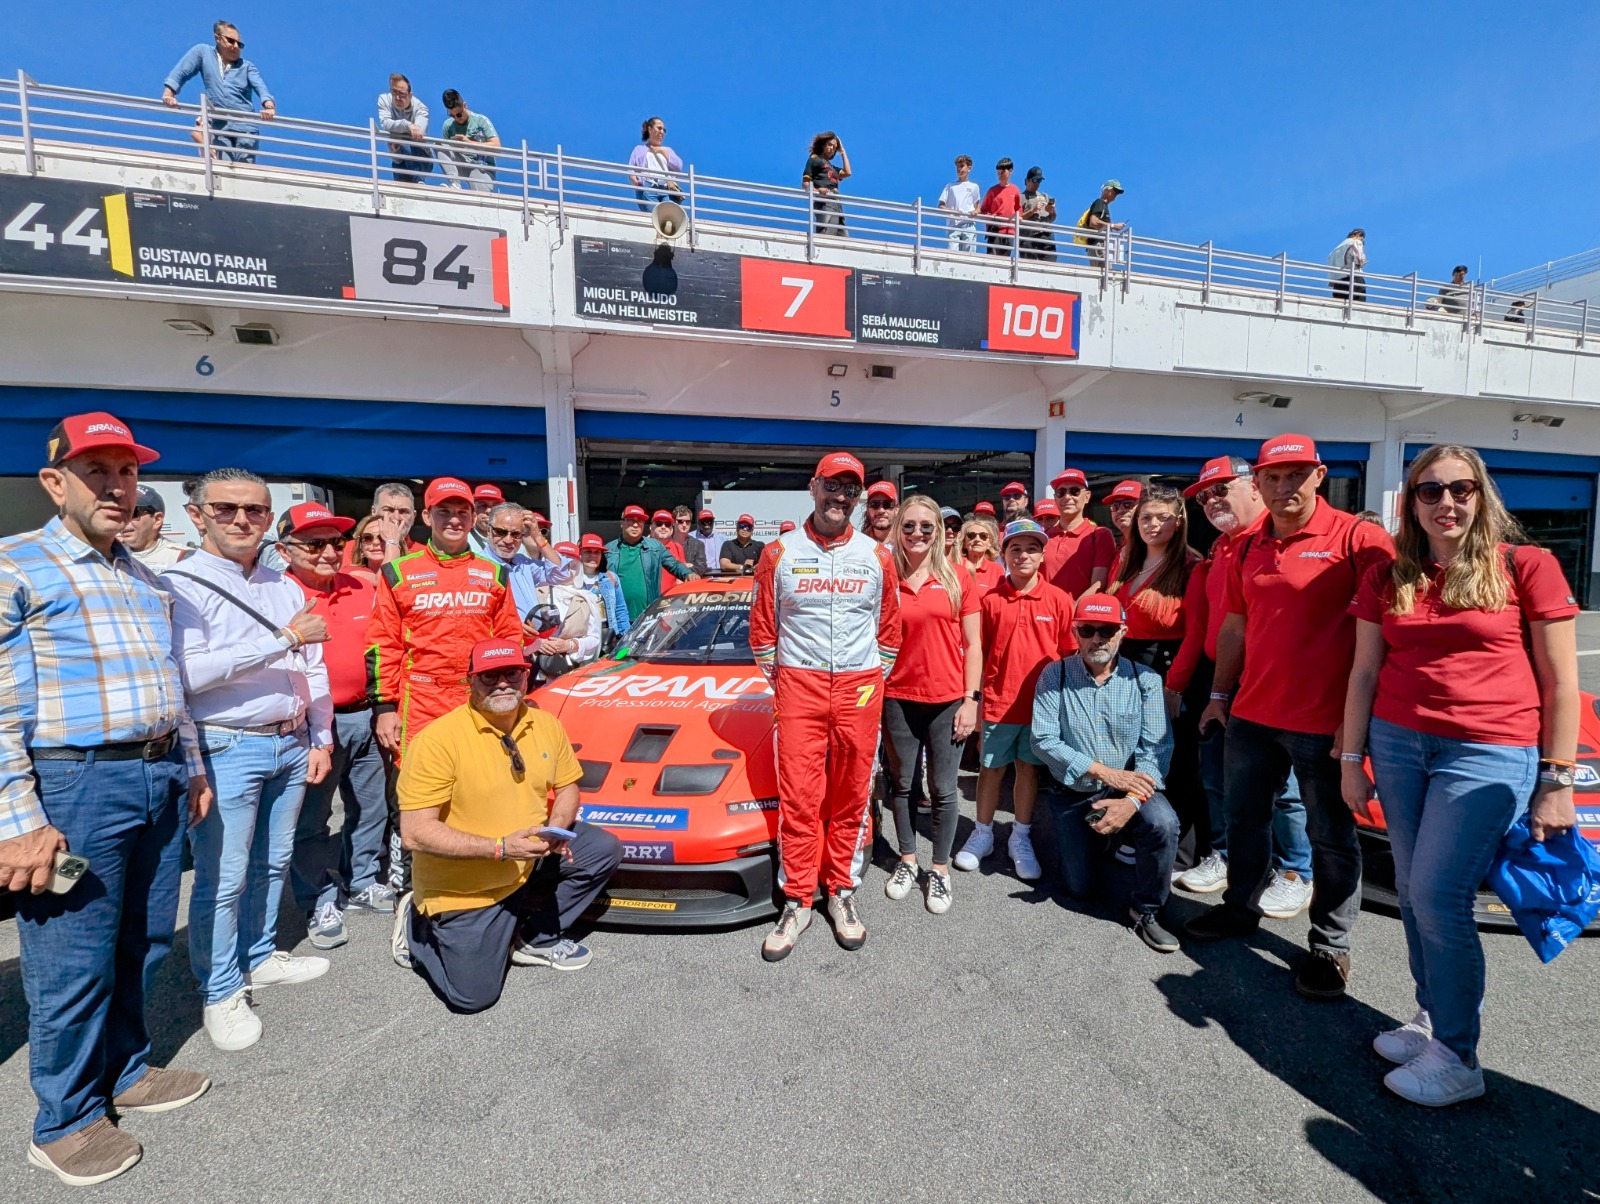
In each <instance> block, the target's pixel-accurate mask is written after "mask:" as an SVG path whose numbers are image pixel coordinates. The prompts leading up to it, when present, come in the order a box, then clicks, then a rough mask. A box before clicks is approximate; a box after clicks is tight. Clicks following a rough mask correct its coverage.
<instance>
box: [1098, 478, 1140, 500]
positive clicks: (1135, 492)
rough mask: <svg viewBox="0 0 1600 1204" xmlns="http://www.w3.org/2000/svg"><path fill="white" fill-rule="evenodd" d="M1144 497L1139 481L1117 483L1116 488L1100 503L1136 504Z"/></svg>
mask: <svg viewBox="0 0 1600 1204" xmlns="http://www.w3.org/2000/svg"><path fill="white" fill-rule="evenodd" d="M1143 496H1144V484H1143V482H1141V481H1118V482H1117V487H1116V488H1115V489H1113V490H1112V491H1111V492H1110V493H1108V494H1106V495H1105V497H1103V498H1101V499H1100V500H1101V501H1102V502H1106V503H1110V502H1137V501H1138V500H1139V499H1140V498H1142V497H1143Z"/></svg>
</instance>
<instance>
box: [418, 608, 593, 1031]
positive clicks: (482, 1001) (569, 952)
mask: <svg viewBox="0 0 1600 1204" xmlns="http://www.w3.org/2000/svg"><path fill="white" fill-rule="evenodd" d="M528 672H529V668H528V662H527V660H526V659H525V658H524V657H523V653H522V649H521V648H520V647H518V646H517V644H516V643H515V642H514V641H506V640H482V641H480V642H479V643H478V644H476V645H474V647H473V649H472V657H471V660H470V661H469V662H468V669H467V679H468V683H469V685H470V686H471V689H472V696H471V698H470V700H469V701H468V702H467V703H466V704H465V705H463V706H459V707H457V708H456V709H455V710H453V711H451V712H449V713H448V714H447V715H445V716H443V717H442V718H439V719H435V720H434V721H433V722H432V723H430V724H429V725H428V726H427V727H426V728H424V729H423V730H422V731H421V732H420V733H419V734H418V735H417V736H416V738H415V739H414V740H413V741H412V742H411V745H410V747H409V748H408V749H407V750H406V756H405V760H404V761H402V762H401V765H400V782H399V786H398V790H399V795H400V837H401V840H402V841H403V842H404V844H405V847H406V848H407V849H408V850H410V852H411V853H412V855H413V857H412V863H411V873H412V883H413V891H412V892H410V893H408V894H406V895H405V896H404V897H403V898H402V899H401V901H400V905H399V906H398V907H397V908H396V912H395V922H394V938H393V952H394V960H395V961H396V962H398V963H399V964H400V965H402V966H409V967H413V968H415V969H416V970H417V971H418V972H419V973H420V974H421V975H422V976H423V977H424V978H426V979H427V980H428V983H429V985H430V986H432V987H433V989H434V991H435V992H437V993H438V995H439V997H440V998H441V999H443V1000H444V1001H445V1003H446V1005H448V1006H449V1007H450V1008H451V1010H452V1011H459V1012H481V1011H482V1010H483V1009H484V1008H487V1007H492V1006H493V1005H494V1003H495V1002H496V1001H497V1000H498V999H499V998H500V990H501V987H502V986H503V984H504V981H505V975H506V965H507V963H508V962H511V963H515V964H516V965H519V966H547V967H550V968H552V969H556V970H581V969H583V968H584V967H585V966H587V965H588V964H589V957H590V954H589V950H588V949H587V948H585V947H584V946H583V945H580V944H578V943H577V942H576V941H574V940H571V939H569V938H567V937H565V936H564V935H563V933H564V932H565V931H566V930H567V929H568V928H569V927H570V926H571V925H572V924H573V923H574V922H575V921H576V920H577V918H578V917H579V916H580V915H582V914H583V911H584V909H585V908H586V907H588V906H589V904H590V903H592V902H594V900H595V897H596V896H598V895H599V894H600V892H601V891H602V890H604V889H605V885H606V883H607V882H608V881H609V880H610V878H611V875H612V873H613V871H615V870H616V868H617V863H618V862H620V861H621V860H622V844H621V842H620V841H618V840H617V838H616V837H615V836H613V835H611V833H609V832H607V831H605V830H604V829H603V828H595V827H591V826H590V825H588V824H580V823H578V822H577V815H578V779H579V778H581V777H582V776H583V770H582V769H581V768H580V767H579V765H578V759H577V757H576V756H574V755H573V752H572V745H571V744H570V743H568V741H567V734H566V732H565V731H563V730H562V727H561V724H560V723H559V722H558V721H557V720H556V719H555V717H554V716H552V715H547V714H545V713H544V712H543V711H539V710H535V709H534V708H532V707H529V706H528V705H527V703H525V702H524V701H523V696H524V694H526V692H527V689H528ZM552 793H554V795H555V802H554V805H552V804H551V803H550V796H551V794H552ZM551 829H563V830H565V831H568V832H571V833H574V835H573V836H571V838H570V839H569V838H567V837H563V836H560V835H557V834H556V833H554V832H552V831H551Z"/></svg>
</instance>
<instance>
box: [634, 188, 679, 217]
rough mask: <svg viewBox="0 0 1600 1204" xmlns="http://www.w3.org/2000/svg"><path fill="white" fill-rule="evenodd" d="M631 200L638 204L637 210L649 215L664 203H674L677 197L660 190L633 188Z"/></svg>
mask: <svg viewBox="0 0 1600 1204" xmlns="http://www.w3.org/2000/svg"><path fill="white" fill-rule="evenodd" d="M633 199H634V200H636V201H637V202H639V208H641V209H643V210H644V211H645V212H646V213H649V212H650V211H651V210H652V209H654V208H655V207H656V206H657V205H659V204H662V203H663V202H664V201H676V200H678V197H677V196H676V195H674V194H673V193H671V192H668V191H666V190H665V189H661V188H635V189H634V190H633Z"/></svg>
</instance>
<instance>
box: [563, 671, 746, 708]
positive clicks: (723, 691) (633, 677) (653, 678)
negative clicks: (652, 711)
mask: <svg viewBox="0 0 1600 1204" xmlns="http://www.w3.org/2000/svg"><path fill="white" fill-rule="evenodd" d="M550 692H551V693H552V694H565V695H567V696H568V697H571V698H614V697H618V696H624V697H628V698H694V697H695V696H696V695H699V696H700V697H702V698H710V699H714V700H716V701H719V702H733V701H735V700H736V699H740V698H745V697H752V698H753V697H756V696H758V695H761V694H770V693H772V687H771V686H769V685H768V684H767V679H766V678H765V677H762V676H761V675H760V674H759V673H758V674H756V675H754V676H752V677H730V678H728V679H727V680H722V679H719V678H717V677H714V676H712V675H711V674H709V673H708V674H702V675H701V676H699V677H690V676H689V675H688V674H687V673H679V674H677V675H675V676H673V677H661V676H659V675H657V674H653V673H629V674H627V675H626V676H619V677H611V676H601V675H596V676H594V677H585V678H582V679H581V680H579V681H575V682H573V683H572V684H571V685H570V686H551V687H550Z"/></svg>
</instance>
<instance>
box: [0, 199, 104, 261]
mask: <svg viewBox="0 0 1600 1204" xmlns="http://www.w3.org/2000/svg"><path fill="white" fill-rule="evenodd" d="M43 209H44V205H43V203H42V202H39V201H34V202H33V203H32V204H29V205H24V206H23V207H22V211H21V212H20V213H18V214H17V215H16V216H15V217H13V218H12V219H11V220H10V221H9V222H7V223H6V226H5V229H4V231H0V234H3V236H4V237H5V238H7V239H9V240H10V241H12V242H26V243H32V244H33V249H34V250H35V251H43V250H45V249H46V248H47V247H49V246H50V244H51V243H53V242H55V241H56V236H55V235H54V234H53V233H52V232H51V230H50V227H49V226H47V225H45V224H44V223H43V222H41V221H35V220H34V219H35V218H36V217H38V216H39V213H40V212H41V211H42V210H43ZM99 217H100V210H98V209H85V210H83V211H82V212H81V213H79V214H78V216H77V217H75V218H73V219H72V221H71V222H70V223H68V225H67V227H66V229H64V230H62V231H61V245H62V246H64V247H82V248H83V249H84V250H86V251H88V252H89V254H91V255H104V254H105V253H106V248H107V247H109V246H110V245H111V244H110V242H108V241H107V239H106V236H105V231H103V230H100V229H97V228H95V227H94V226H93V225H92V223H94V222H95V221H97V220H98V219H99ZM30 223H31V224H30Z"/></svg>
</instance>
